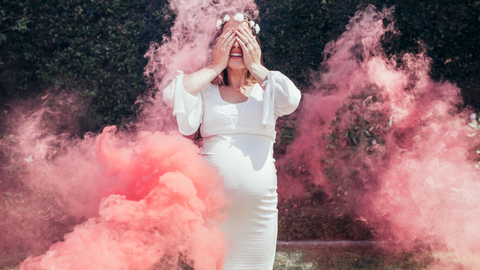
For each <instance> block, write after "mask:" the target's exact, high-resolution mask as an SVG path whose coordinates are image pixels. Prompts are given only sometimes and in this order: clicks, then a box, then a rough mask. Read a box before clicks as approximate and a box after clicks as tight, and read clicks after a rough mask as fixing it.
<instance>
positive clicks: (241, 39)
mask: <svg viewBox="0 0 480 270" xmlns="http://www.w3.org/2000/svg"><path fill="white" fill-rule="evenodd" d="M235 33H236V34H237V36H236V37H235V38H236V39H237V42H238V44H240V46H241V47H242V54H243V63H244V64H245V66H246V67H247V69H248V70H250V71H251V70H252V65H261V62H260V59H261V57H262V49H261V48H260V45H258V42H257V40H256V39H255V37H254V36H253V34H252V31H251V30H250V29H248V30H246V29H245V28H243V27H242V26H240V27H238V28H237V30H236V31H235Z"/></svg>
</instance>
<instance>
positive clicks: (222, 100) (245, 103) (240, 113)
mask: <svg viewBox="0 0 480 270" xmlns="http://www.w3.org/2000/svg"><path fill="white" fill-rule="evenodd" d="M257 85H258V83H256V84H254V85H253V88H252V92H250V95H248V97H247V100H245V101H244V102H238V103H230V102H228V101H225V100H224V99H223V98H222V95H221V94H220V87H219V86H218V85H216V86H217V95H218V98H219V99H220V101H221V102H222V107H223V111H224V112H225V114H226V115H227V117H228V119H230V122H232V124H235V122H238V120H239V119H240V116H241V115H242V113H243V111H244V110H245V107H247V104H248V101H249V100H250V97H251V96H252V95H253V93H254V91H255V89H256V88H257ZM229 104H233V105H238V104H244V106H242V108H241V110H240V111H239V112H238V115H237V121H235V122H234V121H233V120H232V118H231V117H230V115H229V114H228V111H227V109H226V108H225V106H226V105H229Z"/></svg>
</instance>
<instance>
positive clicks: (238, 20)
mask: <svg viewBox="0 0 480 270" xmlns="http://www.w3.org/2000/svg"><path fill="white" fill-rule="evenodd" d="M244 18H245V17H244V16H243V14H242V13H237V15H235V17H233V19H234V20H235V21H237V22H239V23H241V22H243V19H244Z"/></svg>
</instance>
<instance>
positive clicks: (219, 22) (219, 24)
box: [217, 20, 223, 30]
mask: <svg viewBox="0 0 480 270" xmlns="http://www.w3.org/2000/svg"><path fill="white" fill-rule="evenodd" d="M222 24H223V21H222V20H218V21H217V30H220V28H221V27H222Z"/></svg>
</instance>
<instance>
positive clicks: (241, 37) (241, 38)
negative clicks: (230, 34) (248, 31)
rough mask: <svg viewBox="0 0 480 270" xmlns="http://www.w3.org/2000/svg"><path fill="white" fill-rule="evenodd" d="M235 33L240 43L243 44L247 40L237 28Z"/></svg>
mask: <svg viewBox="0 0 480 270" xmlns="http://www.w3.org/2000/svg"><path fill="white" fill-rule="evenodd" d="M236 34H237V37H239V39H240V40H241V42H240V43H243V44H245V43H247V42H249V41H248V38H247V37H246V36H245V35H244V34H242V33H241V32H240V31H238V30H237V32H236Z"/></svg>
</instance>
